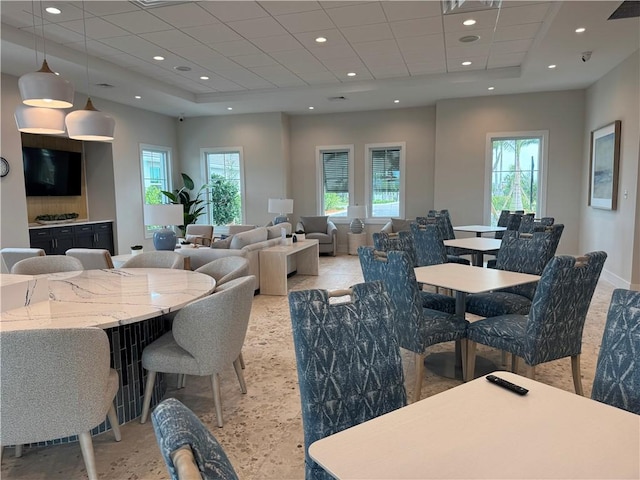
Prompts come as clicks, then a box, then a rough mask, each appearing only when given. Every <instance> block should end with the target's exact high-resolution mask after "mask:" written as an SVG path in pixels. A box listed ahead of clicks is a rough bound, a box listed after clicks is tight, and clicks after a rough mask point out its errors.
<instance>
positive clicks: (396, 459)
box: [309, 372, 640, 479]
mask: <svg viewBox="0 0 640 480" xmlns="http://www.w3.org/2000/svg"><path fill="white" fill-rule="evenodd" d="M496 375H497V376H500V377H502V378H504V379H506V380H509V381H511V382H513V383H516V384H518V385H521V386H523V387H525V388H528V389H529V393H528V394H527V395H525V396H519V395H516V394H515V393H512V392H510V391H508V390H505V389H503V388H501V387H498V386H496V385H493V384H491V383H489V382H488V381H487V380H485V378H484V377H481V378H478V379H476V380H473V381H471V382H469V383H465V384H463V385H460V386H458V387H455V388H452V389H450V390H447V391H446V392H443V393H440V394H437V395H434V396H432V397H429V398H426V399H424V400H421V401H419V402H417V403H414V404H411V405H409V406H407V407H404V408H401V409H399V410H396V411H394V412H391V413H388V414H386V415H383V416H381V417H378V418H375V419H373V420H370V421H368V422H365V423H363V424H361V425H358V426H355V427H352V428H350V429H347V430H344V431H342V432H339V433H337V434H335V435H331V436H330V437H326V438H324V439H321V440H318V441H317V442H314V443H313V444H312V445H311V446H310V448H309V454H310V455H311V457H312V458H313V459H314V460H315V461H316V462H318V463H319V464H320V465H322V466H323V467H324V468H325V469H326V470H327V471H329V472H330V473H331V474H332V475H334V476H335V477H336V478H339V479H427V478H438V479H444V478H456V479H520V478H522V479H524V478H526V479H551V478H553V479H559V478H564V479H577V478H591V479H596V478H597V479H605V478H607V479H609V478H611V479H613V478H615V479H622V478H636V479H637V478H639V477H640V416H638V415H634V414H632V413H630V412H627V411H625V410H621V409H618V408H615V407H611V406H609V405H605V404H603V403H599V402H596V401H594V400H590V399H588V398H585V397H581V396H579V395H575V394H574V393H569V392H566V391H564V390H560V389H557V388H554V387H551V386H549V385H545V384H542V383H539V382H536V381H534V380H530V379H528V378H525V377H520V376H518V375H514V374H512V373H508V372H498V373H497V374H496Z"/></svg>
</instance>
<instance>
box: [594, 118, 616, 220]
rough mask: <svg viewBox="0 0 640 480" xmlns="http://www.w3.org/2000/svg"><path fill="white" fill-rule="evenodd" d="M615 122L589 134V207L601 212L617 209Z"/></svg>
mask: <svg viewBox="0 0 640 480" xmlns="http://www.w3.org/2000/svg"><path fill="white" fill-rule="evenodd" d="M621 127H622V122H621V121H620V120H616V121H614V122H612V123H610V124H608V125H605V126H603V127H600V128H598V129H596V130H593V131H592V132H591V152H590V161H589V205H590V206H591V207H593V208H601V209H603V210H616V209H617V207H618V168H619V164H620V130H621Z"/></svg>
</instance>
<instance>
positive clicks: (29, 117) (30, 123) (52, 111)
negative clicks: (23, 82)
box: [14, 105, 65, 135]
mask: <svg viewBox="0 0 640 480" xmlns="http://www.w3.org/2000/svg"><path fill="white" fill-rule="evenodd" d="M64 116H65V112H64V110H60V109H57V108H42V107H29V106H28V105H18V108H16V112H15V114H14V117H15V119H16V125H17V126H18V130H19V131H20V132H24V133H36V134H50V135H59V134H62V133H64Z"/></svg>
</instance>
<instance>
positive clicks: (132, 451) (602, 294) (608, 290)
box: [0, 255, 613, 480]
mask: <svg viewBox="0 0 640 480" xmlns="http://www.w3.org/2000/svg"><path fill="white" fill-rule="evenodd" d="M361 281H362V274H361V270H360V264H359V262H358V258H357V257H355V256H348V255H338V256H337V257H325V256H322V257H320V274H319V276H317V277H312V276H301V275H300V276H298V275H296V276H293V277H291V278H290V279H289V289H290V290H304V289H310V288H325V289H330V290H331V289H337V288H345V287H348V286H350V285H352V284H354V283H358V282H361ZM612 292H613V287H612V286H611V285H609V284H607V283H605V282H602V281H601V282H600V283H599V285H598V288H597V289H596V293H595V295H594V298H593V300H592V303H591V307H590V309H589V314H588V316H587V321H586V325H585V329H584V335H583V343H582V359H581V360H582V362H581V363H582V376H583V386H584V393H585V395H586V396H589V395H590V394H591V386H592V383H593V377H594V373H595V364H596V360H597V355H598V350H599V347H600V340H601V337H602V331H603V328H604V322H605V320H606V313H607V309H608V307H609V303H610V299H611V294H612ZM452 349H453V344H451V343H447V344H443V345H438V346H435V347H432V348H430V351H431V352H438V351H449V350H452ZM478 354H479V355H482V356H484V357H486V358H488V359H490V360H493V361H494V362H495V363H496V364H498V365H499V364H500V353H499V352H497V351H494V350H491V349H489V348H486V347H483V346H481V345H479V346H478ZM243 355H244V359H245V363H246V370H245V379H246V382H247V388H248V393H247V394H246V395H242V394H241V393H240V388H239V386H238V382H237V379H236V377H235V372H234V370H233V368H232V366H231V365H229V368H227V369H226V370H225V371H224V372H222V374H221V385H222V403H223V415H224V422H225V425H224V427H223V428H218V427H216V424H215V414H214V408H213V401H212V397H211V387H210V382H209V379H208V378H198V377H189V378H188V382H187V386H186V388H184V389H181V390H177V389H175V388H174V387H175V378H172V377H169V390H168V392H167V396H172V397H176V398H178V399H179V400H181V401H182V402H183V403H185V404H186V405H187V406H188V407H189V408H191V409H192V410H193V411H194V412H195V413H196V414H197V415H198V416H199V417H200V418H201V419H202V420H203V421H204V423H205V424H206V425H207V426H208V427H209V428H210V430H211V431H212V432H213V433H214V434H215V436H216V437H217V438H218V440H219V441H220V443H221V444H222V445H223V447H224V448H225V451H226V452H227V454H228V456H229V458H230V460H231V462H232V463H233V465H234V467H235V469H236V471H237V473H238V476H239V477H240V478H241V479H243V480H251V479H255V480H263V479H265V480H266V479H303V478H304V452H303V433H302V421H301V418H300V397H299V394H298V386H297V374H296V365H295V355H294V351H293V340H292V337H291V326H290V318H289V308H288V302H287V297H284V296H283V297H275V296H266V295H257V296H255V297H254V302H253V309H252V313H251V320H250V323H249V330H248V332H247V337H246V341H245V344H244V348H243ZM403 358H404V360H406V361H405V362H404V364H405V377H406V378H407V379H412V378H413V371H414V367H413V363H412V357H411V356H410V355H409V354H407V352H403ZM570 363H571V362H570V360H569V359H568V358H567V359H562V360H558V361H554V362H550V363H548V364H544V365H540V366H538V367H536V379H537V380H539V381H541V382H544V383H547V384H549V385H553V386H555V387H558V388H561V389H564V390H567V391H571V392H573V382H572V379H571V378H572V377H571V365H570ZM460 383H461V382H460V381H457V380H449V379H446V378H441V377H438V376H436V375H435V374H433V373H432V372H430V371H429V370H426V378H425V379H424V381H423V386H422V398H425V397H428V396H431V395H434V394H437V393H439V392H442V391H444V390H447V389H449V388H452V387H455V386H456V385H459V384H460ZM412 393H413V392H412V382H410V381H407V396H408V398H411V395H412ZM121 429H122V441H121V442H119V443H116V442H115V441H114V440H113V436H112V435H111V433H109V432H107V433H105V434H102V435H99V436H97V437H94V439H93V443H94V450H95V457H96V464H97V470H98V473H99V476H100V478H101V479H145V480H146V479H149V480H153V479H167V478H169V475H168V473H167V470H166V467H165V464H164V461H163V459H162V456H161V454H160V451H159V450H158V447H157V444H156V440H155V436H154V433H153V427H152V425H151V423H150V422H147V423H146V424H145V425H141V424H140V423H139V422H137V421H133V422H130V423H128V424H126V425H123V426H122V427H121ZM425 434H428V432H425ZM5 450H6V451H5V452H4V455H3V458H2V469H1V472H0V474H1V477H2V479H30V480H37V479H76V478H86V470H85V468H84V463H83V461H82V456H81V454H80V447H79V445H78V444H77V443H76V444H70V445H61V446H54V447H39V448H25V449H24V452H23V456H22V457H21V458H15V457H14V452H13V449H5Z"/></svg>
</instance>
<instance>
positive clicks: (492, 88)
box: [487, 87, 496, 90]
mask: <svg viewBox="0 0 640 480" xmlns="http://www.w3.org/2000/svg"><path fill="white" fill-rule="evenodd" d="M495 88H496V87H489V88H487V90H495Z"/></svg>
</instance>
